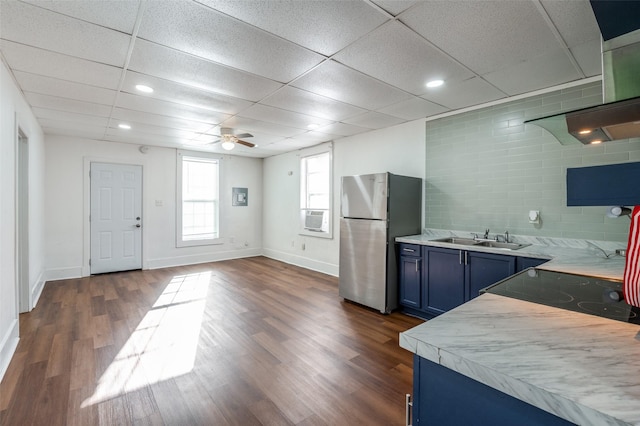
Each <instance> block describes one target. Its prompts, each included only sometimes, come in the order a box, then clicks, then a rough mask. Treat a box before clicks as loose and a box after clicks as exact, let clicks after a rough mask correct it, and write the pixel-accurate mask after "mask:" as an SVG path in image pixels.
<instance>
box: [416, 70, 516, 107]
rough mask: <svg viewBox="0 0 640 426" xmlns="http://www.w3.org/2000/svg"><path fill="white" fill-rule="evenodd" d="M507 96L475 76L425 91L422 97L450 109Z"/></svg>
mask: <svg viewBox="0 0 640 426" xmlns="http://www.w3.org/2000/svg"><path fill="white" fill-rule="evenodd" d="M506 96H507V94H506V93H504V92H501V91H500V90H498V89H497V88H496V87H494V86H492V85H491V84H489V83H487V82H486V81H484V80H483V79H482V78H480V77H473V78H470V79H468V80H465V81H462V82H459V83H457V84H446V85H444V86H440V87H438V88H435V89H433V90H430V91H429V92H428V93H425V94H424V95H423V96H422V97H423V98H425V99H428V100H430V101H432V102H435V103H437V104H440V105H443V106H445V107H447V108H449V109H459V108H465V107H468V106H472V105H479V104H481V103H484V102H491V101H495V100H497V99H502V98H504V97H506Z"/></svg>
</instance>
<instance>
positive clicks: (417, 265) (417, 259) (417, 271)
mask: <svg viewBox="0 0 640 426" xmlns="http://www.w3.org/2000/svg"><path fill="white" fill-rule="evenodd" d="M416 272H418V259H416Z"/></svg>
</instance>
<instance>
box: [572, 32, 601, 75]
mask: <svg viewBox="0 0 640 426" xmlns="http://www.w3.org/2000/svg"><path fill="white" fill-rule="evenodd" d="M571 54H572V55H573V57H574V58H575V60H576V62H577V63H578V65H579V66H580V69H581V70H582V72H583V73H584V75H585V76H586V77H593V76H596V75H600V74H602V48H601V44H600V40H599V39H598V40H592V41H588V42H586V43H584V44H579V45H576V46H574V47H572V48H571Z"/></svg>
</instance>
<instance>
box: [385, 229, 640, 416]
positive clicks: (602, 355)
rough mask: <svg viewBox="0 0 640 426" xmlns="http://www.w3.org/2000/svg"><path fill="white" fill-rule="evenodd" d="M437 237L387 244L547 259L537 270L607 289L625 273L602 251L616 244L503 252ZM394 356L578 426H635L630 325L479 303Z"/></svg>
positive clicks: (639, 411)
mask: <svg viewBox="0 0 640 426" xmlns="http://www.w3.org/2000/svg"><path fill="white" fill-rule="evenodd" d="M445 236H446V235H445ZM438 237H440V236H438V235H433V234H427V235H425V234H423V235H415V236H409V237H399V238H397V239H396V241H397V242H406V243H413V244H421V245H430V246H440V247H454V248H460V249H466V250H477V251H485V252H493V253H501V254H510V255H515V256H526V257H539V258H548V259H551V261H550V262H547V263H545V264H544V265H542V266H540V267H539V268H540V269H548V270H553V271H559V272H568V273H575V274H583V275H592V276H599V277H604V278H611V279H621V278H622V274H623V271H624V257H622V256H615V255H614V256H611V257H609V258H606V257H605V255H604V253H602V251H601V249H603V250H605V251H606V252H607V254H609V252H614V251H615V248H624V245H620V244H618V245H617V246H616V243H611V244H609V245H608V246H607V244H608V243H604V245H605V246H604V247H603V244H602V242H599V244H598V242H582V241H575V240H566V241H564V240H557V239H554V240H551V239H549V241H545V243H546V244H544V243H540V241H536V242H538V243H539V244H533V245H532V246H529V247H525V248H522V249H520V250H515V251H505V250H499V249H498V250H496V249H490V248H486V247H479V248H476V247H473V248H471V247H469V246H456V245H452V244H446V243H445V244H442V243H437V242H433V241H430V240H432V239H434V238H438ZM523 241H525V242H529V241H526V240H523V239H518V242H523ZM592 245H597V247H599V248H596V247H592ZM400 346H401V347H403V348H404V349H407V350H409V351H411V352H413V353H415V354H417V355H419V356H421V357H423V358H426V359H428V360H430V361H433V362H435V363H438V364H441V365H443V366H445V367H447V368H449V369H451V370H454V371H456V372H459V373H461V374H464V375H465V376H468V377H470V378H472V379H474V380H477V381H479V382H481V383H484V384H486V385H488V386H491V387H493V388H495V389H497V390H499V391H501V392H504V393H506V394H509V395H511V396H513V397H516V398H518V399H520V400H523V401H525V402H527V403H529V404H531V405H534V406H536V407H539V408H541V409H543V410H546V411H548V412H550V413H553V414H555V415H557V416H559V417H562V418H564V419H566V420H569V421H571V422H573V423H576V424H579V425H640V327H639V326H638V325H635V324H629V323H623V322H620V321H615V320H610V319H606V318H601V317H597V316H593V315H587V314H582V313H578V312H573V311H567V310H563V309H559V308H554V307H549V306H545V305H539V304H536V303H531V302H526V301H522V300H517V299H511V298H508V297H504V296H499V295H495V294H483V295H481V296H479V297H477V298H475V299H473V300H471V301H470V302H467V303H465V304H463V305H461V306H458V307H457V308H455V309H453V310H451V311H449V312H447V313H444V314H442V315H440V316H438V317H437V318H434V319H431V320H429V321H427V322H425V323H424V324H421V325H419V326H417V327H414V328H412V329H411V330H408V331H406V332H404V333H401V334H400Z"/></svg>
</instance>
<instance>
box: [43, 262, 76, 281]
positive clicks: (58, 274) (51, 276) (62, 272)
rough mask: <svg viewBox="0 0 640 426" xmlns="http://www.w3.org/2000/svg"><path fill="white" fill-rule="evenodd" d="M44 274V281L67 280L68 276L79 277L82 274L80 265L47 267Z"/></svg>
mask: <svg viewBox="0 0 640 426" xmlns="http://www.w3.org/2000/svg"><path fill="white" fill-rule="evenodd" d="M44 276H45V280H44V281H45V282H46V281H55V280H68V279H70V278H81V277H82V276H83V275H82V266H76V267H71V268H54V269H47V270H46V271H45V273H44Z"/></svg>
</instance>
